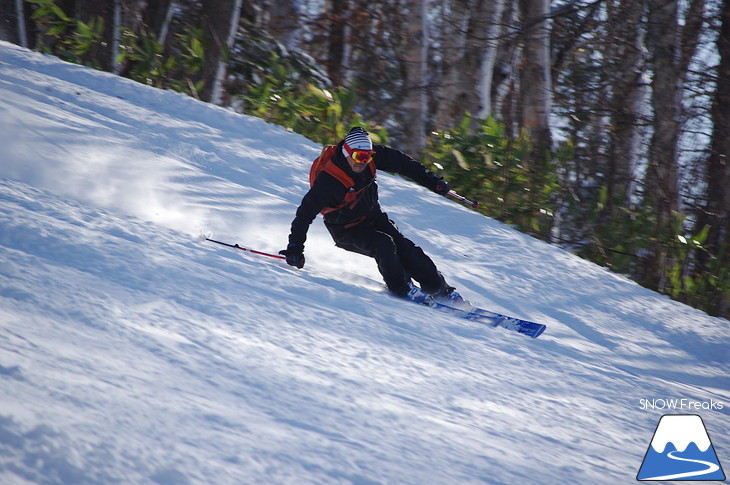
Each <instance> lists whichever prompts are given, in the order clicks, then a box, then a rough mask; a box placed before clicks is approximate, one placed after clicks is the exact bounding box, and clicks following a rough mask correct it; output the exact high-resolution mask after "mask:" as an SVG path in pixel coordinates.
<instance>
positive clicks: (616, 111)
mask: <svg viewBox="0 0 730 485" xmlns="http://www.w3.org/2000/svg"><path fill="white" fill-rule="evenodd" d="M608 8H609V15H608V24H609V25H608V27H609V38H611V39H615V40H612V41H611V44H610V47H609V50H608V52H607V56H606V57H607V59H609V60H611V61H613V62H615V64H613V65H612V67H613V69H612V72H611V73H609V75H610V76H611V77H613V78H614V81H613V82H612V88H611V89H612V94H611V99H610V101H609V109H610V116H611V122H610V123H609V137H610V139H609V145H608V149H607V162H608V174H607V181H606V182H607V188H608V197H607V207H606V210H607V212H612V211H614V210H615V209H616V208H617V207H616V205H615V204H616V203H617V202H619V203H620V205H622V206H626V205H628V204H629V203H630V202H631V197H632V193H633V186H634V183H633V181H634V168H635V165H636V160H637V158H638V146H639V145H638V141H639V135H638V133H637V129H638V121H639V118H640V113H641V105H642V102H643V100H644V87H643V85H642V84H643V81H642V78H643V76H644V56H643V50H644V46H643V42H644V39H643V27H642V26H641V17H642V14H643V1H641V0H618V1H614V2H610V3H609V5H608Z"/></svg>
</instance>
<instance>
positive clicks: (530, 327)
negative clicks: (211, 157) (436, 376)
mask: <svg viewBox="0 0 730 485" xmlns="http://www.w3.org/2000/svg"><path fill="white" fill-rule="evenodd" d="M204 238H205V240H206V241H210V242H213V243H216V244H221V245H223V246H228V247H229V248H235V249H240V250H241V251H246V252H249V253H253V254H258V255H260V256H268V257H271V258H277V259H286V258H285V257H284V256H281V255H278V254H269V253H264V252H261V251H255V250H253V249H249V248H244V247H242V246H239V245H238V244H228V243H224V242H221V241H216V240H215V239H211V238H210V237H208V236H204ZM428 305H429V306H430V307H431V308H434V309H436V310H440V311H443V312H449V313H451V314H453V315H455V316H458V317H460V318H463V319H465V320H470V321H472V322H477V323H481V324H484V325H489V326H491V327H502V328H506V329H508V330H512V331H515V332H517V333H521V334H524V335H528V336H530V337H532V338H537V337H539V336H540V335H542V333H543V332H544V331H545V329H546V328H547V327H546V326H545V325H543V324H542V323H535V322H530V321H528V320H522V319H519V318H514V317H509V316H507V315H502V314H500V313H495V312H490V311H489V310H484V309H483V308H476V307H474V306H472V305H471V304H470V303H468V302H466V301H465V302H463V307H464V308H456V307H455V306H450V305H447V304H445V303H442V302H436V301H432V302H430V303H429V304H428Z"/></svg>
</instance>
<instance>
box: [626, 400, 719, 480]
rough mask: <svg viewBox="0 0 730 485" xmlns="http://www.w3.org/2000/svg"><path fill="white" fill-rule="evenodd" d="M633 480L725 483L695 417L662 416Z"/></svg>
mask: <svg viewBox="0 0 730 485" xmlns="http://www.w3.org/2000/svg"><path fill="white" fill-rule="evenodd" d="M636 479H637V480H640V481H644V480H647V481H648V480H668V481H669V480H676V481H684V480H706V481H723V480H725V472H724V471H723V470H722V466H721V465H720V461H719V460H718V459H717V455H716V454H715V448H714V447H713V446H712V442H711V441H710V435H708V434H707V428H705V423H704V422H703V421H702V418H701V417H699V416H698V415H696V414H665V415H664V416H662V417H661V419H660V420H659V424H657V427H656V430H655V431H654V436H653V437H652V439H651V443H650V444H649V448H648V449H647V450H646V455H644V461H643V462H642V463H641V468H640V469H639V473H638V475H636Z"/></svg>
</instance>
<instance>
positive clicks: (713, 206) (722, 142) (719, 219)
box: [697, 0, 730, 318]
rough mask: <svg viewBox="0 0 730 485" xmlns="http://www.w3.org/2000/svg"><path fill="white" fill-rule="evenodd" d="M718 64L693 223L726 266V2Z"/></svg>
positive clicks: (729, 144) (729, 49)
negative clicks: (702, 201)
mask: <svg viewBox="0 0 730 485" xmlns="http://www.w3.org/2000/svg"><path fill="white" fill-rule="evenodd" d="M717 52H718V54H719V56H720V65H719V66H718V70H717V85H716V87H715V96H714V100H713V103H712V110H711V116H712V124H713V129H712V141H711V146H710V155H709V158H708V161H707V172H706V174H705V183H706V184H707V191H706V197H707V203H706V207H705V209H704V211H703V212H701V213H700V216H699V218H698V220H697V231H699V230H701V229H702V228H704V227H705V226H706V225H709V226H710V230H709V233H708V235H707V239H706V240H705V247H706V248H707V250H708V251H709V253H710V254H712V255H713V256H715V257H719V258H721V259H720V260H719V261H718V263H719V264H720V265H723V266H724V267H728V266H730V1H728V0H724V1H723V3H722V12H721V26H720V32H719V35H718V39H717ZM709 263H710V256H709V254H705V253H701V254H700V260H699V268H698V271H699V272H702V271H704V270H705V269H706V267H707V265H708V264H709ZM718 300H719V301H716V302H714V303H713V307H714V308H713V310H714V311H713V313H715V314H718V315H722V316H725V317H726V318H727V317H728V316H729V315H730V297H729V296H728V295H721V296H718Z"/></svg>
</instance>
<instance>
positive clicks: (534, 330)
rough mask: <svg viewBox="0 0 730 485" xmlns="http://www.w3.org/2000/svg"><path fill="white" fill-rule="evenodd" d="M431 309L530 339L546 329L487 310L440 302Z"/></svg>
mask: <svg viewBox="0 0 730 485" xmlns="http://www.w3.org/2000/svg"><path fill="white" fill-rule="evenodd" d="M431 307H432V308H436V309H437V310H442V311H447V312H449V313H452V314H454V315H457V316H459V317H461V318H464V319H466V320H471V321H472V322H477V323H483V324H485V325H489V326H492V327H503V328H506V329H509V330H513V331H515V332H517V333H521V334H524V335H528V336H530V337H532V338H537V337H539V336H540V335H542V333H543V332H544V331H545V329H546V328H547V327H546V326H545V325H543V324H542V323H535V322H530V321H528V320H522V319H520V318H515V317H509V316H507V315H502V314H501V313H495V312H490V311H489V310H484V309H483V308H476V307H472V306H470V307H469V309H468V310H465V309H461V308H455V307H452V306H449V305H445V304H443V303H440V302H433V304H432V305H431Z"/></svg>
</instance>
